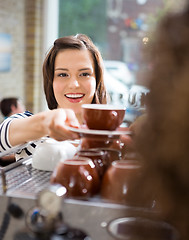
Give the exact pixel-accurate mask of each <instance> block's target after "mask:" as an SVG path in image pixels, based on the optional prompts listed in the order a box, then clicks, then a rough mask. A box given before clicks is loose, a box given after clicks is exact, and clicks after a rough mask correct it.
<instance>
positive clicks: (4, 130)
mask: <svg viewBox="0 0 189 240" xmlns="http://www.w3.org/2000/svg"><path fill="white" fill-rule="evenodd" d="M32 115H33V114H32V113H30V112H29V111H26V112H24V113H18V114H14V115H12V116H11V117H9V118H7V119H5V120H4V121H3V122H2V123H1V124H0V152H4V151H6V150H9V149H10V148H11V147H12V146H11V144H10V142H9V127H10V124H11V122H12V120H13V119H15V118H26V117H30V116H32Z"/></svg>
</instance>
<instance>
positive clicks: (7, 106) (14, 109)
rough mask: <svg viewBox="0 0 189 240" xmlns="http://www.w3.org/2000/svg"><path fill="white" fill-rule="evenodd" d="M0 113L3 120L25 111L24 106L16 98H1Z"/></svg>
mask: <svg viewBox="0 0 189 240" xmlns="http://www.w3.org/2000/svg"><path fill="white" fill-rule="evenodd" d="M0 109H1V113H2V115H3V116H4V118H7V117H10V116H11V115H13V114H15V113H22V112H24V111H25V106H24V104H23V103H22V101H21V100H20V99H19V98H17V97H7V98H3V99H2V100H1V102H0Z"/></svg>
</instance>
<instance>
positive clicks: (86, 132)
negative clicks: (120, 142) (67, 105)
mask: <svg viewBox="0 0 189 240" xmlns="http://www.w3.org/2000/svg"><path fill="white" fill-rule="evenodd" d="M67 128H68V129H69V130H70V131H72V132H75V133H78V134H79V136H80V137H91V136H93V137H94V136H99V137H100V136H102V137H108V138H117V137H119V136H121V135H131V134H132V132H131V131H128V130H127V131H126V130H122V129H121V128H120V129H119V130H117V131H106V130H93V129H87V128H74V127H69V126H68V127H67Z"/></svg>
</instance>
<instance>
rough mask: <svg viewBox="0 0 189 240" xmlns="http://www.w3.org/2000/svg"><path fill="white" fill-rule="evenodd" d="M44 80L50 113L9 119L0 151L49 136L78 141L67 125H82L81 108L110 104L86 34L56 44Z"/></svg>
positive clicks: (99, 63)
mask: <svg viewBox="0 0 189 240" xmlns="http://www.w3.org/2000/svg"><path fill="white" fill-rule="evenodd" d="M43 79H44V91H45V95H46V100H47V104H48V107H49V109H50V111H46V112H41V113H38V114H35V115H32V114H31V113H29V112H24V113H20V114H15V115H13V116H11V117H9V118H7V119H6V120H5V121H4V122H3V123H2V124H1V125H0V140H1V141H0V152H3V151H5V150H8V149H10V148H12V147H13V146H15V145H19V144H24V143H26V142H29V141H34V140H36V139H39V140H38V142H41V138H42V137H46V136H48V137H52V138H54V139H55V140H58V141H64V140H67V139H74V138H77V137H78V136H77V134H75V133H73V132H70V131H69V130H68V129H67V128H66V126H73V127H79V125H80V124H82V119H81V105H82V104H84V103H87V104H91V103H106V102H107V94H106V89H105V86H104V80H103V62H102V57H101V54H100V52H99V51H98V49H97V48H96V46H95V45H94V44H93V42H92V41H91V39H89V38H88V37H87V36H86V35H83V34H77V35H76V36H67V37H63V38H59V39H57V40H56V41H55V42H54V45H53V47H52V48H51V49H50V51H49V53H48V54H47V56H46V58H45V60H44V64H43ZM38 142H35V144H34V143H32V144H31V145H29V146H28V147H27V148H25V149H24V151H21V152H20V153H19V156H18V158H19V159H20V158H23V157H26V156H28V155H32V153H33V150H34V148H35V147H36V145H37V144H38ZM23 153H24V154H23Z"/></svg>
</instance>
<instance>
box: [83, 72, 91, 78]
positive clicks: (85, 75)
mask: <svg viewBox="0 0 189 240" xmlns="http://www.w3.org/2000/svg"><path fill="white" fill-rule="evenodd" d="M90 75H91V74H90V73H86V72H85V73H81V76H83V77H88V76H90Z"/></svg>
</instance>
